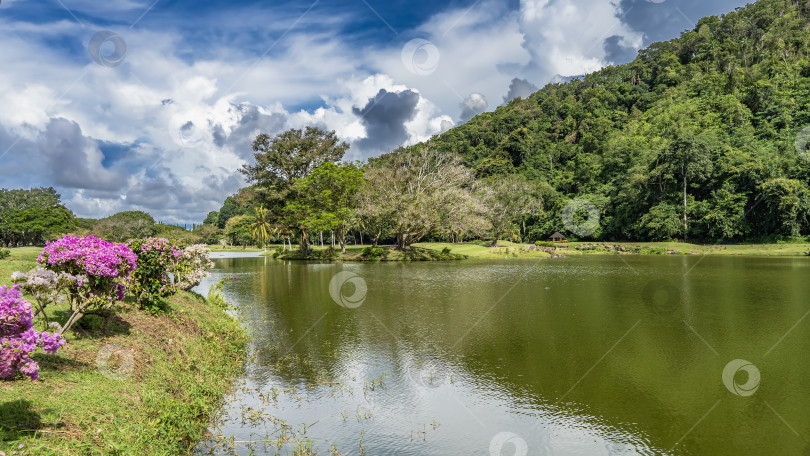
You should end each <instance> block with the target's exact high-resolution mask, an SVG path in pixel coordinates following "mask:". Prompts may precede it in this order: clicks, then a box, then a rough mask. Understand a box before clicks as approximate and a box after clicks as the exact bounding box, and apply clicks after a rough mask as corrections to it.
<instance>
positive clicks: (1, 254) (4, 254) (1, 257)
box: [0, 247, 11, 260]
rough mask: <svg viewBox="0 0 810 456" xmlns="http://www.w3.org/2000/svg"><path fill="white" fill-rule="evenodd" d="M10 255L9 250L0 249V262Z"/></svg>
mask: <svg viewBox="0 0 810 456" xmlns="http://www.w3.org/2000/svg"><path fill="white" fill-rule="evenodd" d="M9 255H11V250H9V249H4V248H2V247H0V260H5V259H6V258H8V256H9Z"/></svg>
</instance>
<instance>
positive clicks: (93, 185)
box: [0, 0, 744, 223]
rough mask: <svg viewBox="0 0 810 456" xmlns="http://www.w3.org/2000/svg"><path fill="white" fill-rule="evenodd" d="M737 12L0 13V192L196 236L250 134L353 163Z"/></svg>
mask: <svg viewBox="0 0 810 456" xmlns="http://www.w3.org/2000/svg"><path fill="white" fill-rule="evenodd" d="M743 4H744V2H741V1H737V0H716V1H712V2H705V1H697V0H663V1H662V0H614V1H610V0H566V1H562V0H452V1H447V2H436V1H421V0H410V1H405V0H386V1H381V0H318V1H315V0H311V1H309V0H307V1H295V0H287V1H264V2H260V1H227V2H226V1H211V0H208V1H205V0H203V1H189V0H157V1H156V0H106V1H104V2H99V1H98V0H2V3H0V39H2V43H3V45H2V47H0V68H3V70H2V74H3V77H2V78H0V186H2V187H5V188H16V187H31V186H53V187H55V188H56V189H57V190H59V191H60V193H62V195H63V200H64V201H65V202H66V204H67V205H68V207H69V208H70V209H71V210H73V211H74V212H75V213H76V214H77V215H78V216H83V217H94V218H98V217H104V216H107V215H110V214H112V213H115V212H118V211H121V210H145V211H148V212H150V213H152V214H153V215H154V216H155V217H156V218H157V219H158V220H162V221H164V222H167V223H192V222H199V221H201V220H202V219H203V218H204V216H205V214H206V213H207V212H208V211H211V210H217V209H218V208H219V206H220V205H221V203H222V201H223V200H224V198H225V197H226V196H227V195H228V194H231V193H233V192H234V191H236V190H237V189H238V188H239V187H241V186H243V185H245V183H244V181H243V180H242V177H241V175H240V174H239V173H238V172H237V170H238V169H239V168H240V167H241V165H242V164H243V163H245V162H247V161H250V160H251V159H252V151H251V149H250V144H251V142H252V140H253V138H255V136H256V135H257V134H258V133H260V132H264V133H268V134H271V135H273V134H277V133H279V132H281V131H283V130H285V129H288V128H302V127H304V126H307V125H314V126H319V127H321V128H325V129H330V130H335V131H336V132H337V133H338V135H339V136H340V137H342V138H343V139H345V140H346V141H348V142H350V143H351V144H352V148H351V150H350V152H349V154H348V155H347V157H346V158H347V159H365V158H368V157H370V156H374V155H378V154H380V153H382V152H385V151H388V150H391V149H394V148H396V147H397V146H400V145H408V144H413V143H416V142H419V141H423V140H425V139H427V138H429V137H430V136H432V135H435V134H438V133H441V132H443V131H446V130H447V129H448V128H452V127H453V126H455V125H458V124H460V123H462V122H464V121H466V120H467V119H469V118H470V117H471V116H473V115H476V114H478V113H481V112H484V111H491V110H493V109H495V108H496V107H497V106H499V105H501V104H503V103H504V102H505V101H507V100H509V99H510V98H513V97H515V96H526V95H528V94H529V93H531V92H532V91H534V90H536V88H537V87H542V86H543V85H545V84H546V83H548V82H550V81H552V80H555V78H558V77H560V76H571V75H578V74H584V73H587V72H591V71H594V70H597V69H599V68H602V67H604V66H606V65H610V64H620V63H625V62H627V61H629V60H631V59H632V58H633V57H634V56H635V55H636V51H637V50H638V49H640V48H642V47H644V46H647V45H648V44H650V43H652V42H655V41H660V40H666V39H670V38H674V37H676V36H678V35H679V33H680V32H681V31H683V30H685V29H690V28H692V27H694V21H697V20H699V19H700V18H701V17H703V16H706V15H710V14H721V13H724V12H727V11H731V10H733V9H734V8H736V7H738V6H742V5H743Z"/></svg>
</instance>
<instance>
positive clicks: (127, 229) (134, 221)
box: [93, 211, 156, 242]
mask: <svg viewBox="0 0 810 456" xmlns="http://www.w3.org/2000/svg"><path fill="white" fill-rule="evenodd" d="M93 233H95V234H96V235H97V236H99V237H102V238H105V239H107V240H109V241H113V242H125V241H128V240H130V239H136V238H145V237H149V236H153V235H155V233H156V227H155V219H153V218H152V216H151V215H149V214H147V213H146V212H143V211H126V212H118V213H116V214H113V215H111V216H109V217H106V218H103V219H101V220H99V221H98V222H96V224H95V226H93Z"/></svg>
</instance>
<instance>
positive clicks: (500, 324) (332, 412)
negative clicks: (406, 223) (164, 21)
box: [195, 255, 810, 456]
mask: <svg viewBox="0 0 810 456" xmlns="http://www.w3.org/2000/svg"><path fill="white" fill-rule="evenodd" d="M214 261H215V263H216V268H215V269H214V270H213V275H212V277H211V278H210V279H207V280H206V281H205V282H204V283H203V284H201V286H200V287H199V289H198V290H199V291H200V292H201V293H203V294H206V293H207V290H208V287H209V286H210V285H211V284H212V283H214V282H215V281H218V280H219V279H221V278H223V277H229V276H235V277H236V280H234V281H231V282H228V283H227V285H226V286H225V296H226V298H227V299H228V300H229V301H230V302H231V303H233V304H234V305H235V306H236V307H237V310H236V312H237V313H238V314H239V315H240V316H241V318H242V319H243V320H244V322H245V325H246V327H247V328H248V329H249V331H250V332H251V334H252V335H253V336H254V337H253V340H252V342H251V343H250V346H249V354H250V360H249V362H248V365H247V366H246V373H245V376H244V378H241V379H239V380H238V381H237V385H236V390H235V391H234V393H233V394H232V395H231V396H229V397H227V398H226V404H225V406H224V407H223V409H222V410H221V416H219V417H218V423H217V426H214V427H212V429H211V430H210V431H211V433H212V434H213V435H212V437H211V438H209V439H208V440H207V441H205V442H201V443H200V444H199V445H198V446H197V448H196V449H195V452H196V454H276V453H279V454H293V452H294V451H301V450H302V448H307V447H308V448H309V449H310V450H311V451H312V453H315V452H317V454H354V455H357V454H368V455H378V454H392V455H473V454H481V455H509V456H511V455H588V456H593V455H738V454H740V455H742V454H780V455H781V454H785V455H794V454H795V455H801V454H810V449H808V448H809V447H808V442H810V381H808V380H809V379H810V363H807V362H805V360H806V359H807V358H805V356H806V354H807V353H808V349H810V338H808V337H807V336H808V334H809V333H810V318H806V317H807V316H808V314H809V313H810V299H808V297H809V296H810V258H773V257H699V256H624V255H623V256H618V255H605V256H578V257H571V258H564V259H555V260H548V259H546V260H540V261H517V260H503V261H486V262H478V261H464V262H446V263H369V264H317V263H305V262H281V261H276V260H272V259H268V258H258V257H253V258H219V259H215V260H214ZM330 287H331V288H330ZM304 454H307V453H304Z"/></svg>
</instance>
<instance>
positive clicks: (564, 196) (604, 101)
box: [429, 0, 810, 241]
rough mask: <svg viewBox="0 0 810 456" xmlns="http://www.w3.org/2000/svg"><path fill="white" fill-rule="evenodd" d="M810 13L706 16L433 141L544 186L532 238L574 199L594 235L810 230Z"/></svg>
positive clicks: (771, 7)
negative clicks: (628, 59) (594, 220)
mask: <svg viewBox="0 0 810 456" xmlns="http://www.w3.org/2000/svg"><path fill="white" fill-rule="evenodd" d="M809 17H810V3H807V2H798V1H788V0H761V1H759V2H757V3H755V4H752V5H749V6H747V7H746V8H740V9H738V10H737V11H735V12H732V13H729V14H726V15H725V16H722V17H707V18H704V19H702V20H700V21H699V22H698V24H697V25H696V27H695V28H694V30H690V31H688V32H685V33H684V34H683V35H682V36H681V37H680V38H678V39H674V40H672V41H669V42H663V43H655V44H653V45H652V46H650V47H649V48H647V49H644V50H642V51H641V52H640V53H639V56H638V58H637V59H636V60H635V61H633V62H632V63H630V64H628V65H623V66H619V67H615V68H606V69H604V70H602V71H599V72H597V73H595V74H591V75H588V76H586V77H585V78H584V80H575V81H573V82H571V83H567V84H552V85H548V86H546V87H545V88H544V89H542V90H540V91H539V92H537V93H535V94H533V95H532V96H530V97H529V98H528V99H525V100H515V101H513V102H511V103H510V104H509V105H508V106H505V107H501V108H499V109H497V110H496V111H495V112H494V113H485V114H482V115H480V116H478V117H476V118H474V119H472V120H471V121H469V122H468V123H467V124H465V125H463V126H460V127H458V128H455V129H453V130H451V131H449V132H447V133H445V134H444V135H442V136H440V137H438V138H436V139H434V140H432V141H431V142H430V143H429V145H430V147H433V148H435V149H436V150H439V151H441V152H444V153H456V154H459V155H461V156H462V157H463V160H464V163H465V165H467V166H469V167H471V168H472V169H474V170H475V172H476V175H477V176H479V177H483V176H499V175H508V174H512V173H518V174H521V175H524V176H526V177H527V178H529V179H530V180H531V181H532V182H535V183H536V184H537V185H539V186H541V187H542V188H543V189H544V190H543V197H544V198H543V201H544V206H543V207H544V213H542V214H540V215H538V216H537V217H532V218H531V219H530V220H528V221H527V223H528V224H530V225H531V226H532V228H531V229H530V236H531V237H537V238H541V237H545V236H547V235H549V234H551V233H552V232H554V231H556V230H562V229H563V228H564V227H563V226H562V224H561V222H560V212H561V210H562V209H563V208H564V207H565V205H566V203H567V202H568V201H569V200H571V199H572V198H583V199H586V200H588V201H590V202H591V203H592V204H593V205H595V206H596V207H598V209H599V211H600V213H601V223H600V227H599V231H598V232H597V233H595V237H597V238H601V239H611V240H622V239H632V240H664V239H670V238H690V239H698V240H706V241H710V240H712V241H714V240H720V239H725V240H730V239H736V240H739V239H742V238H746V239H761V238H767V237H769V236H797V235H801V234H807V232H808V220H807V215H808V210H809V209H810V206H809V204H810V199H808V186H807V183H808V171H809V170H810V165H809V164H808V162H807V157H806V156H805V150H806V145H807V138H808V132H807V131H805V132H803V130H804V129H805V128H807V127H808V126H810V60H808V52H810V21H808V18H809ZM684 209H685V211H684ZM684 212H685V213H686V221H684Z"/></svg>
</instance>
